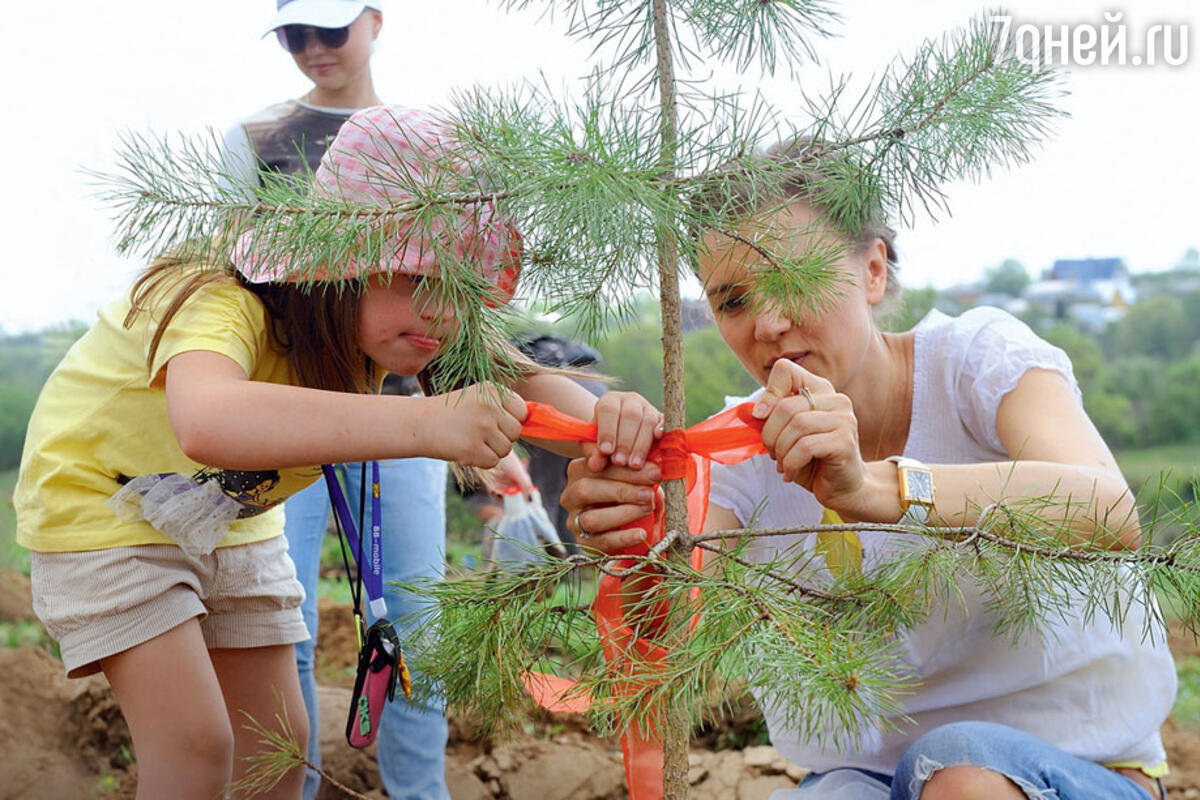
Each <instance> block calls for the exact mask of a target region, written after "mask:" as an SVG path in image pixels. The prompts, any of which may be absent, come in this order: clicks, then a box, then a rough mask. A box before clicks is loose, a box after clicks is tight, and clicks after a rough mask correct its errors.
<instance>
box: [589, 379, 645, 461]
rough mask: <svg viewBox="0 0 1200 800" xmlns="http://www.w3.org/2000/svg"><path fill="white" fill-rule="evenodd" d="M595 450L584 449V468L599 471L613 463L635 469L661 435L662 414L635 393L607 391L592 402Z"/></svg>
mask: <svg viewBox="0 0 1200 800" xmlns="http://www.w3.org/2000/svg"><path fill="white" fill-rule="evenodd" d="M593 421H594V422H595V423H596V445H597V446H596V447H595V448H594V449H593V448H588V447H585V448H584V451H585V454H586V455H587V461H588V466H589V467H590V468H591V470H592V471H593V472H599V471H600V470H602V469H604V467H605V465H606V464H607V463H608V462H609V461H611V462H612V463H613V464H615V465H617V466H620V467H624V466H628V467H632V468H633V469H637V468H639V467H641V466H642V465H643V464H645V463H646V456H647V455H648V454H649V453H650V446H651V445H653V444H654V441H655V440H656V439H660V438H662V435H663V415H662V413H661V412H660V411H659V410H658V409H657V408H655V407H654V406H653V405H652V404H651V403H650V401H649V400H647V399H646V398H644V397H642V396H641V395H640V394H638V393H636V392H607V393H605V394H603V395H601V396H600V397H599V398H598V399H597V400H596V409H595V412H594V413H593Z"/></svg>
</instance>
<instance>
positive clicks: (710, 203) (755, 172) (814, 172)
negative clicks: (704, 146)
mask: <svg viewBox="0 0 1200 800" xmlns="http://www.w3.org/2000/svg"><path fill="white" fill-rule="evenodd" d="M752 160H753V161H754V165H753V166H752V167H750V168H747V166H746V165H745V164H744V163H743V159H735V160H733V161H730V162H728V163H726V164H723V165H721V166H720V167H718V168H717V169H715V170H713V172H712V173H711V174H710V176H709V177H708V178H707V179H706V180H704V181H702V182H701V184H700V188H699V190H698V191H697V192H696V194H695V195H694V196H693V197H692V203H691V204H692V210H693V211H694V212H695V213H696V215H697V217H698V218H699V219H700V220H702V221H703V220H706V219H713V218H717V219H723V220H730V219H746V218H749V217H752V216H754V215H755V214H757V213H758V212H761V211H765V210H767V209H769V208H773V207H779V206H782V205H786V204H788V203H791V202H794V201H798V202H801V203H804V204H806V205H808V206H810V207H812V208H813V209H815V210H817V211H820V212H821V213H822V214H823V215H824V216H825V217H826V218H827V219H829V221H830V222H832V223H833V224H834V225H835V226H836V227H837V229H838V230H840V231H841V233H842V234H843V235H844V236H846V238H847V239H848V240H849V241H850V243H851V244H852V245H853V246H854V247H855V248H862V247H867V246H869V245H871V244H872V243H874V241H875V240H876V239H879V240H881V241H882V242H883V244H884V246H885V247H886V248H887V264H888V272H887V289H886V294H887V296H888V297H889V298H895V297H897V296H899V294H900V288H901V287H900V281H899V255H898V254H897V252H896V231H895V230H894V229H893V228H892V227H891V226H889V225H888V224H887V222H886V221H885V218H884V214H883V209H882V208H881V207H880V206H879V205H878V204H877V203H870V204H868V208H867V209H866V210H865V211H863V212H860V213H859V214H857V215H856V217H855V218H848V215H846V214H838V213H835V212H834V210H833V208H832V206H834V205H835V204H836V199H835V198H834V196H833V195H832V193H831V192H830V190H829V187H830V186H833V185H837V182H838V181H844V180H847V179H861V180H870V178H869V176H868V175H867V174H866V173H865V172H864V171H863V170H862V169H861V168H859V167H858V166H856V165H855V164H854V163H853V162H852V161H851V160H850V158H849V157H848V156H846V155H845V154H844V153H841V152H838V151H835V150H834V149H833V148H831V147H829V146H828V145H827V144H825V143H823V142H821V141H818V140H815V139H811V138H809V137H797V138H795V139H791V140H788V141H783V142H779V143H778V144H775V145H773V146H771V147H769V148H767V149H766V150H765V151H762V152H761V153H759V154H758V155H756V156H754V157H753V158H752ZM699 227H700V228H703V227H706V226H705V225H704V223H703V222H701V224H700V226H699ZM702 232H703V231H702V230H699V229H698V230H695V231H694V232H693V233H694V235H695V236H696V238H699V234H700V233H702Z"/></svg>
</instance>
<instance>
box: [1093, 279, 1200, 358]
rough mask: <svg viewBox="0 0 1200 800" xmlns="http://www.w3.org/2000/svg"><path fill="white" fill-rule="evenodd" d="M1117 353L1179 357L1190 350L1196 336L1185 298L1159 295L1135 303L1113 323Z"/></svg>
mask: <svg viewBox="0 0 1200 800" xmlns="http://www.w3.org/2000/svg"><path fill="white" fill-rule="evenodd" d="M1111 336H1112V339H1113V347H1114V354H1115V355H1123V356H1133V355H1145V356H1155V357H1158V358H1163V359H1175V358H1179V357H1180V356H1182V355H1184V354H1185V353H1187V352H1188V351H1189V350H1190V349H1191V347H1192V344H1193V343H1194V342H1195V337H1194V335H1193V331H1192V324H1191V323H1190V322H1189V320H1188V318H1187V314H1186V311H1185V309H1184V306H1183V303H1182V301H1181V300H1180V299H1179V298H1178V297H1175V296H1174V295H1169V294H1159V295H1154V296H1152V297H1148V298H1146V299H1145V300H1142V301H1140V302H1137V303H1135V304H1133V305H1132V306H1131V307H1130V308H1129V310H1128V311H1126V312H1125V315H1124V316H1122V317H1121V318H1120V319H1119V320H1117V321H1116V322H1114V323H1113V327H1112V332H1111Z"/></svg>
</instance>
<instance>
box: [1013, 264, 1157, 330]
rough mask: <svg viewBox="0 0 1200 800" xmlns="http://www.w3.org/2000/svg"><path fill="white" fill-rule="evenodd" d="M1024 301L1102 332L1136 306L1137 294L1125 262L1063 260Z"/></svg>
mask: <svg viewBox="0 0 1200 800" xmlns="http://www.w3.org/2000/svg"><path fill="white" fill-rule="evenodd" d="M1025 299H1026V300H1027V301H1028V302H1029V303H1030V304H1031V305H1034V306H1040V307H1041V308H1042V309H1043V310H1044V311H1046V312H1047V313H1048V314H1049V315H1050V316H1051V317H1053V318H1054V319H1071V320H1074V321H1075V322H1077V323H1079V324H1080V325H1082V326H1083V327H1086V328H1090V329H1092V330H1095V331H1100V330H1103V329H1104V328H1105V327H1107V325H1108V324H1109V323H1110V322H1112V321H1113V320H1115V319H1118V318H1119V317H1120V316H1121V315H1122V314H1124V313H1125V309H1127V308H1129V306H1131V305H1133V304H1134V303H1135V302H1137V291H1136V290H1135V289H1134V288H1133V281H1132V279H1131V277H1130V274H1129V267H1128V266H1126V264H1125V259H1123V258H1060V259H1057V260H1056V261H1055V262H1054V265H1053V266H1051V267H1050V269H1048V270H1046V272H1045V273H1044V275H1043V276H1042V280H1040V281H1037V282H1035V283H1032V284H1030V286H1029V287H1028V288H1027V289H1026V290H1025Z"/></svg>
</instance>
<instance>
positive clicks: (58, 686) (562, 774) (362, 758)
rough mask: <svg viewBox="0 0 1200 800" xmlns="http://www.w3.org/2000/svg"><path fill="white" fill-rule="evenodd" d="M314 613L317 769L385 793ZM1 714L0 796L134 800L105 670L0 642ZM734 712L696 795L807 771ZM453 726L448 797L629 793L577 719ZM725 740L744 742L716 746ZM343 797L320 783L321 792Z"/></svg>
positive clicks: (608, 746) (124, 734) (717, 798)
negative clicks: (515, 727) (79, 672)
mask: <svg viewBox="0 0 1200 800" xmlns="http://www.w3.org/2000/svg"><path fill="white" fill-rule="evenodd" d="M0 577H2V579H0V621H4V622H13V621H22V620H27V619H30V618H32V614H31V612H30V611H29V602H28V588H29V587H28V580H27V579H24V580H23V576H14V575H12V574H6V575H3V576H0ZM321 614H322V617H321V646H320V648H319V649H318V653H317V674H318V679H319V680H320V681H321V682H322V686H321V688H320V702H321V743H322V750H323V752H324V759H325V767H326V769H327V771H328V772H329V773H330V774H331V775H332V776H333V777H334V778H335V779H336V780H338V781H339V782H341V783H342V784H344V785H346V786H347V787H349V788H350V789H352V790H354V791H355V792H358V793H360V794H362V795H365V796H367V797H371V798H383V797H385V795H384V793H383V790H382V788H381V783H380V780H379V771H378V768H377V767H376V763H375V753H374V750H373V749H369V750H365V751H360V750H354V749H352V748H350V747H349V746H348V745H347V744H346V741H345V738H344V736H343V728H344V725H345V715H346V709H347V708H349V702H350V691H349V687H350V685H352V683H353V664H354V647H355V645H354V632H353V622H352V617H351V614H350V609H349V606H346V605H338V604H333V603H324V602H323V603H322V604H321ZM1171 642H1172V649H1173V650H1174V652H1175V653H1176V655H1177V656H1181V655H1190V656H1196V655H1200V645H1197V643H1196V641H1195V640H1194V639H1193V638H1192V637H1190V636H1184V635H1183V634H1182V632H1180V631H1173V635H1172V640H1171ZM0 709H3V710H2V711H0V800H60V798H104V799H105V800H126V798H132V797H133V795H134V785H135V783H136V771H137V766H136V764H135V763H134V762H133V753H132V748H131V743H130V737H129V730H128V728H127V727H126V725H125V721H124V719H123V718H122V717H121V714H120V710H119V708H118V707H117V704H116V700H115V699H114V698H113V695H112V691H111V689H110V688H109V686H108V682H107V681H106V680H105V679H104V677H103V676H99V675H97V676H92V677H90V678H87V679H84V680H78V681H70V680H67V678H66V676H65V673H64V671H63V668H62V664H61V663H60V662H59V661H58V660H57V659H56V658H55V657H54V656H53V655H51V654H50V653H49V652H47V651H46V650H45V649H44V648H41V647H37V646H26V647H22V648H19V649H0ZM735 711H736V713H735V714H734V715H733V716H732V721H727V722H725V723H721V725H720V726H718V727H716V728H713V729H710V730H707V731H702V732H698V733H699V734H700V735H699V736H698V738H697V739H696V742H695V743H696V744H697V745H700V746H701V747H699V748H697V749H695V750H693V752H692V754H691V756H690V758H689V761H690V767H691V768H690V770H689V780H690V782H691V785H692V797H693V798H695V800H765V798H766V797H767V796H768V795H769V794H770V793H771V792H772V791H774V790H776V789H780V788H785V787H788V786H794V785H795V784H796V781H797V780H799V779H800V778H801V777H803V775H804V770H802V769H799V768H797V767H795V766H794V765H791V764H788V763H787V762H786V761H785V760H783V759H782V758H781V757H780V756H779V754H778V753H777V752H776V751H775V750H774V748H771V747H767V746H753V743H754V742H755V741H756V740H757V738H758V737H759V735H760V733H761V719H760V718H759V717H757V715H756V714H754V713H753V711H752V709H748V708H741V707H739V708H738V709H735ZM450 730H451V735H450V743H449V746H448V749H447V757H446V762H447V764H446V772H447V779H448V782H449V784H450V790H451V793H452V796H453V797H454V798H455V800H568V798H569V799H570V800H625V799H626V798H627V797H628V793H627V792H626V790H625V786H624V772H623V769H622V766H621V754H620V750H619V748H618V747H617V746H616V743H615V742H611V741H606V740H603V739H598V738H596V737H595V736H594V735H592V734H591V733H589V732H588V731H587V730H586V729H585V727H584V725H583V720H582V719H580V718H577V717H571V716H562V715H551V714H544V715H542V716H541V717H539V718H538V719H535V720H532V721H531V722H530V725H529V726H528V728H527V729H526V731H525V732H524V733H523V734H521V735H519V736H517V737H516V738H514V739H511V740H506V741H486V740H479V739H477V738H475V737H473V736H472V734H471V726H470V725H469V724H468V723H467V722H465V721H463V720H456V719H451V725H450ZM1163 735H1164V738H1165V740H1166V744H1167V751H1168V754H1169V756H1170V759H1171V768H1172V772H1171V775H1170V776H1169V777H1168V779H1167V785H1168V787H1170V790H1171V797H1172V798H1174V799H1177V798H1186V799H1188V800H1191V799H1192V798H1196V799H1200V721H1197V720H1169V721H1168V722H1167V724H1166V725H1165V726H1164V728H1163ZM748 744H749V745H751V746H746V745H748ZM730 745H733V746H735V747H737V748H741V749H721V750H716V751H714V750H715V748H718V747H725V748H728V747H729V746H730ZM344 796H345V795H343V794H342V793H340V792H339V791H338V790H337V789H336V788H335V787H333V786H332V785H329V784H326V785H324V786H322V788H321V793H320V795H319V798H321V799H322V800H331V799H332V798H341V797H344Z"/></svg>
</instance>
